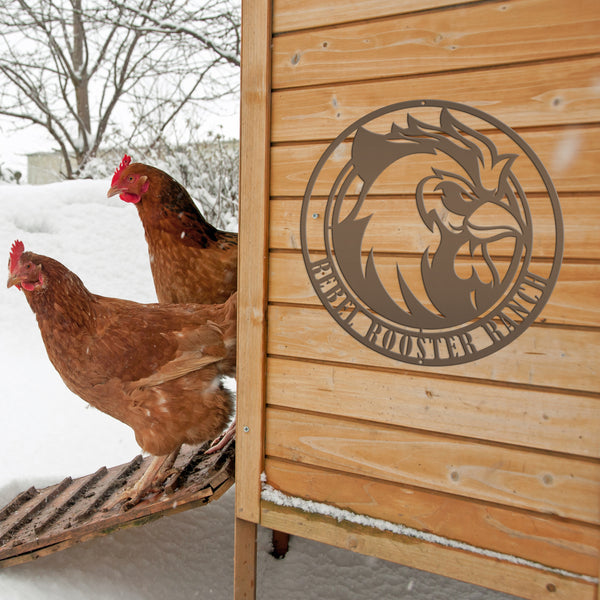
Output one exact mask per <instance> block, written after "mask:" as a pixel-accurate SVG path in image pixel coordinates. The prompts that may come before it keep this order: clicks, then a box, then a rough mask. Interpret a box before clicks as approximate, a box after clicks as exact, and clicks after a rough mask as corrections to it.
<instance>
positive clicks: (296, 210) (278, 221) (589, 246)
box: [269, 194, 600, 260]
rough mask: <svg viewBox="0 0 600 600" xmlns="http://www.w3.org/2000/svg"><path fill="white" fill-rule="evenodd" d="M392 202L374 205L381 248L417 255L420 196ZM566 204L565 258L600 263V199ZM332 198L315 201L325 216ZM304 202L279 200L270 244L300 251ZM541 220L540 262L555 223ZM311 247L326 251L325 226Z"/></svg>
mask: <svg viewBox="0 0 600 600" xmlns="http://www.w3.org/2000/svg"><path fill="white" fill-rule="evenodd" d="M391 200H392V199H391V198H389V197H385V196H382V197H374V198H372V199H371V200H370V206H371V207H372V209H373V211H374V212H375V213H376V214H377V215H379V217H380V218H379V221H378V223H377V225H378V229H377V231H378V238H377V243H378V247H379V248H381V249H382V250H385V251H386V252H397V251H398V242H399V240H402V243H403V244H404V245H405V247H406V248H408V249H409V251H413V252H414V251H415V248H419V247H421V246H422V245H423V242H424V239H425V238H424V235H425V236H426V235H428V230H427V229H426V228H425V225H423V224H422V223H421V222H420V221H419V220H418V219H415V218H414V214H413V212H412V211H413V209H414V196H413V197H412V198H411V200H410V202H406V203H403V202H393V201H391ZM528 202H529V203H530V204H532V205H538V204H542V203H545V199H543V198H540V197H539V196H537V195H531V196H528ZM560 204H561V211H562V218H563V226H564V230H565V236H564V237H565V240H564V243H565V248H564V258H565V259H569V260H573V259H577V258H585V259H593V260H598V259H600V244H598V231H600V202H599V201H598V197H597V195H594V196H583V195H575V196H572V195H569V194H565V195H561V196H560ZM325 205H326V199H325V198H323V199H322V200H321V199H313V200H312V201H311V206H314V209H315V212H316V213H317V214H319V215H322V214H324V211H325ZM301 209H302V202H301V201H300V199H296V198H285V199H283V198H273V199H272V200H271V205H270V213H271V217H270V226H269V245H270V247H271V248H275V249H283V250H300V249H301V242H300V211H301ZM533 210H534V212H535V213H536V215H539V217H540V218H538V219H536V222H535V232H534V235H535V249H536V255H535V256H536V258H540V257H552V256H553V255H554V222H553V219H552V218H551V216H550V215H549V214H548V213H547V212H544V211H543V210H542V208H541V207H540V208H538V207H537V206H534V208H533ZM306 232H307V242H308V248H309V249H310V250H311V251H312V250H324V249H325V246H324V243H323V231H322V226H320V227H319V226H314V227H307V230H306Z"/></svg>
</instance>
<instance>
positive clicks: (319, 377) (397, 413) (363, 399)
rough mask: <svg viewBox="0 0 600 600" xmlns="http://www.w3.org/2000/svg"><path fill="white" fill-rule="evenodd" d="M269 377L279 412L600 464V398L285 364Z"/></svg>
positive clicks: (273, 365)
mask: <svg viewBox="0 0 600 600" xmlns="http://www.w3.org/2000/svg"><path fill="white" fill-rule="evenodd" d="M267 373H268V374H267V396H268V398H269V403H270V404H271V405H272V406H278V407H283V408H290V409H295V410H306V411H312V412H320V413H324V414H328V415H331V416H338V417H350V418H353V419H360V420H364V421H371V422H376V423H387V424H390V425H398V426H401V427H409V428H415V429H421V430H423V431H432V432H439V433H447V434H451V435H459V436H465V437H469V438H477V439H481V440H489V441H493V442H500V443H506V444H513V445H517V446H524V447H528V448H538V449H542V450H550V451H553V450H557V449H558V450H560V451H561V452H563V453H569V454H574V455H581V456H587V457H590V458H600V439H599V436H598V431H600V398H596V397H588V396H569V395H566V394H557V393H552V392H547V391H543V390H536V389H531V388H523V387H511V386H507V385H505V384H504V383H499V384H496V385H490V384H481V383H479V382H477V381H473V380H468V379H459V380H457V379H446V378H444V379H440V378H434V377H426V376H425V375H424V374H416V375H413V374H398V373H393V372H386V371H377V372H374V371H371V372H365V371H364V370H362V369H357V368H353V367H350V366H347V367H345V366H341V365H327V364H319V363H313V362H305V361H296V360H286V359H281V358H270V359H269V360H268V362H267ZM290 381H293V382H294V385H289V382H290Z"/></svg>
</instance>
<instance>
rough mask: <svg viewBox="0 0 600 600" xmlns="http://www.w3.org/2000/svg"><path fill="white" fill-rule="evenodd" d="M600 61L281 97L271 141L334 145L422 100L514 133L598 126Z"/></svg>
mask: <svg viewBox="0 0 600 600" xmlns="http://www.w3.org/2000/svg"><path fill="white" fill-rule="evenodd" d="M599 70H600V58H598V57H597V56H594V57H591V58H585V57H584V58H577V59H568V60H563V61H554V62H549V63H536V64H532V65H517V66H508V67H498V68H495V69H487V70H477V71H466V72H460V73H437V74H435V75H430V76H427V77H423V76H414V77H408V78H406V77H405V78H400V79H392V80H386V81H381V82H379V83H377V84H376V85H374V84H373V83H372V82H371V81H364V82H360V83H354V84H338V85H328V86H325V87H317V88H308V89H302V88H300V89H290V90H283V91H276V92H274V93H273V97H272V125H271V127H272V140H273V141H274V142H280V143H282V142H298V141H311V140H330V141H331V140H333V139H335V138H336V137H337V136H338V135H339V134H340V133H341V132H342V131H343V130H344V129H345V128H346V127H348V126H350V125H351V124H352V123H354V122H355V121H356V120H358V119H359V118H361V117H363V116H364V115H366V114H368V113H369V112H371V111H373V110H376V109H378V108H380V107H382V106H387V105H390V104H395V103H397V102H401V101H406V100H416V99H419V98H445V99H447V100H453V101H455V102H461V103H465V104H468V105H469V106H472V107H474V108H478V109H480V110H482V111H484V112H486V113H488V114H492V115H494V117H496V118H497V119H499V120H500V121H502V122H504V123H506V124H508V125H509V126H510V127H512V128H513V129H515V128H518V127H545V126H552V125H559V124H577V123H589V122H594V121H595V122H598V121H600V89H599V88H598V85H597V77H598V72H599Z"/></svg>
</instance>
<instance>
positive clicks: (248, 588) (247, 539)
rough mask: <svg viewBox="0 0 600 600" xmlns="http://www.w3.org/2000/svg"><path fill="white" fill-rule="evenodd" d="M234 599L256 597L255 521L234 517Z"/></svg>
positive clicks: (241, 599)
mask: <svg viewBox="0 0 600 600" xmlns="http://www.w3.org/2000/svg"><path fill="white" fill-rule="evenodd" d="M234 543H235V554H234V565H233V569H234V574H233V581H234V587H233V598H234V600H254V598H256V523H251V522H249V521H244V520H243V519H237V518H236V519H235V542H234Z"/></svg>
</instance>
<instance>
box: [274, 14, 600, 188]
mask: <svg viewBox="0 0 600 600" xmlns="http://www.w3.org/2000/svg"><path fill="white" fill-rule="evenodd" d="M599 6H600V4H599ZM517 133H519V132H517ZM521 135H522V137H523V139H524V140H525V141H526V142H527V143H528V144H529V145H530V146H531V148H532V149H533V151H534V152H535V153H536V154H537V155H538V157H539V159H540V160H541V161H542V164H544V165H545V167H546V169H547V170H548V172H549V174H550V177H551V178H552V180H553V183H554V186H555V187H556V189H557V190H558V193H559V195H560V194H561V192H592V191H593V192H598V191H600V171H599V170H598V168H597V166H598V164H600V128H598V127H572V128H564V129H560V128H559V129H549V130H539V131H537V130H534V131H527V132H523V133H522V134H521ZM489 138H490V139H491V140H492V141H493V143H494V144H496V146H497V147H498V149H499V150H500V151H501V152H505V151H507V150H508V151H509V152H510V151H513V152H514V149H513V148H510V149H509V148H506V150H505V144H504V142H505V141H506V138H505V137H503V136H500V135H499V134H496V133H492V134H490V135H489ZM327 147H328V145H327V144H321V143H314V144H306V145H292V146H274V147H273V148H272V150H271V174H272V175H271V195H272V196H304V193H305V191H306V185H307V183H308V180H309V179H310V176H311V174H312V172H313V170H314V168H315V166H316V164H317V161H318V160H319V158H320V157H321V155H322V154H323V153H324V152H325V150H326V149H327ZM350 151H351V143H350V142H344V143H342V144H340V145H339V147H338V148H337V149H336V151H335V152H334V153H333V155H332V156H331V157H330V158H329V160H327V161H326V162H325V164H324V166H323V168H322V169H321V171H320V175H319V177H318V178H317V181H316V183H315V187H314V189H313V191H312V194H313V195H316V196H328V195H329V192H330V190H331V187H332V184H333V182H334V181H335V178H336V177H337V175H338V174H339V172H340V171H341V169H342V167H343V166H344V165H345V164H346V163H347V162H348V160H349V159H350ZM520 154H522V153H520ZM453 164H454V168H456V167H455V163H453V162H452V160H451V159H450V158H447V157H444V156H442V155H440V156H438V160H436V161H435V166H436V167H439V168H441V169H445V170H450V171H452V169H453ZM431 166H432V157H431V156H430V155H425V154H422V155H413V156H411V158H410V160H409V161H406V159H405V160H399V161H397V162H396V163H395V164H394V168H391V169H390V168H388V169H387V170H386V171H385V172H384V173H382V175H381V176H380V177H379V178H378V179H377V180H376V181H375V183H374V184H373V186H372V187H371V189H370V193H371V194H372V195H374V196H377V195H381V194H395V195H398V194H414V192H415V189H416V184H417V183H418V182H419V180H420V175H421V174H423V175H425V174H426V173H428V174H431ZM513 167H514V168H513V169H512V170H513V172H514V173H515V175H516V177H517V178H518V180H519V182H520V183H521V185H522V186H523V188H524V190H525V193H526V194H531V193H534V192H545V188H544V186H543V184H542V181H541V179H540V177H539V175H538V174H537V171H536V170H535V169H534V168H533V166H532V165H531V163H530V162H529V161H527V160H524V159H523V160H522V161H516V162H515V163H514V165H513ZM358 182H359V180H358V179H357V180H356V183H353V184H351V187H350V190H349V193H350V194H356V193H358V191H359V189H358V187H357V186H358V185H359V184H358Z"/></svg>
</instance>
